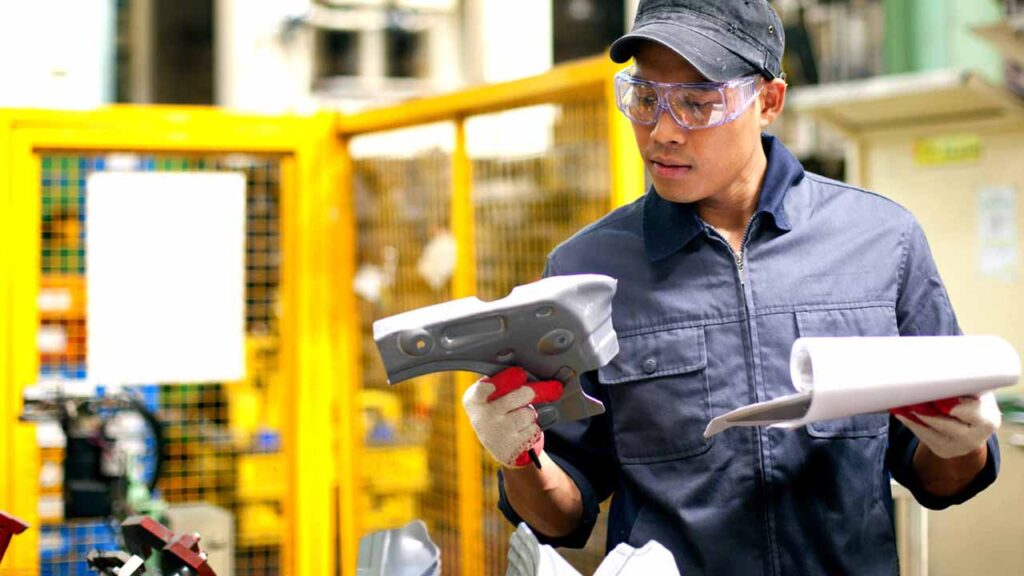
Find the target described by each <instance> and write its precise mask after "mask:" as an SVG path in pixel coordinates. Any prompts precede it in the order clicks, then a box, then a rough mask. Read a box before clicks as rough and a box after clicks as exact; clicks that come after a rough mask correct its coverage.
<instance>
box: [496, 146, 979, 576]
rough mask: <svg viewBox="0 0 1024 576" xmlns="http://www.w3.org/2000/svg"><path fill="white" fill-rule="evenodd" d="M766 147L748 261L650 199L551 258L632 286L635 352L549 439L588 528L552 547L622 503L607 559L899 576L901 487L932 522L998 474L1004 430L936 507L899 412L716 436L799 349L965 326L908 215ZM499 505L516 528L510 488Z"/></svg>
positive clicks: (687, 215) (766, 393)
mask: <svg viewBox="0 0 1024 576" xmlns="http://www.w3.org/2000/svg"><path fill="white" fill-rule="evenodd" d="M762 143H763V145H764V147H765V152H766V153H767V155H768V168H767V172H766V174H765V179H764V184H763V187H762V190H761V195H760V197H759V204H758V209H757V211H756V213H755V214H754V216H753V219H752V220H751V221H750V224H749V228H748V230H747V233H746V235H745V237H744V240H743V250H742V253H741V254H735V253H734V251H733V250H732V249H731V248H730V246H729V244H728V243H727V242H726V240H725V239H724V238H723V237H722V236H721V235H720V234H718V233H717V232H716V231H715V230H714V229H713V228H712V227H710V226H708V225H707V224H705V223H704V222H703V221H702V220H701V219H700V218H699V217H698V216H697V213H696V210H695V209H694V206H693V205H687V204H677V203H671V202H668V201H665V200H663V199H662V198H660V197H659V196H658V195H657V194H656V193H654V191H653V190H652V191H650V192H649V193H648V194H647V195H646V196H644V197H643V198H641V199H639V200H637V201H636V202H634V203H632V204H630V205H628V206H625V207H623V208H620V209H618V210H615V211H614V212H612V213H611V214H609V215H607V216H606V217H604V218H602V219H601V220H599V221H598V222H596V223H594V224H592V225H591V226H589V227H587V228H585V229H583V230H582V231H580V232H579V233H578V234H576V235H575V236H574V237H572V238H571V239H569V240H568V241H566V242H565V243H563V244H562V245H560V246H559V247H558V248H556V249H555V250H554V251H553V252H552V253H551V255H550V256H549V259H548V265H547V274H550V275H562V274H582V273H598V274H606V275H608V276H611V277H613V278H616V279H617V280H618V291H617V293H616V295H615V299H614V301H613V304H612V310H613V312H612V314H613V317H612V320H613V324H614V326H615V330H616V332H617V334H618V338H619V354H618V356H616V357H615V359H614V360H612V362H611V363H610V364H608V365H607V366H605V367H603V368H601V369H599V370H598V371H596V372H594V373H590V374H586V375H585V376H584V377H583V378H582V383H583V387H584V389H585V390H586V392H587V393H588V394H590V395H592V396H594V397H595V398H598V399H599V400H601V401H602V402H604V405H605V407H606V409H607V411H606V412H605V413H604V414H603V415H601V416H598V417H595V418H591V419H589V420H586V421H578V422H569V423H563V424H559V425H557V426H555V427H554V428H552V429H550V430H548V432H547V437H546V450H547V451H548V453H549V454H550V456H551V457H552V458H553V459H554V460H555V461H556V462H557V463H558V464H559V465H560V466H562V468H564V469H565V471H566V472H567V473H568V474H569V476H570V477H571V478H572V479H573V481H574V482H575V483H576V485H577V486H578V487H579V489H580V493H581V494H582V496H583V507H584V518H583V522H582V524H581V525H580V527H579V528H578V529H577V530H576V531H575V532H574V533H573V534H570V535H569V536H567V537H564V538H557V539H551V538H544V539H542V540H543V541H544V542H546V543H550V544H553V545H556V546H569V547H581V546H583V545H585V544H586V541H587V539H588V537H589V535H590V533H591V530H592V529H593V527H594V524H595V522H596V519H597V516H598V505H599V503H600V502H602V501H604V500H605V499H607V498H608V497H609V496H611V497H612V503H611V509H610V515H609V520H608V532H607V534H608V536H607V547H608V549H609V550H611V549H612V548H613V547H615V546H616V545H617V544H618V543H620V542H626V543H629V544H630V545H632V546H636V547H639V546H642V545H643V544H644V543H646V542H647V541H649V540H657V541H658V542H660V543H661V544H663V545H664V546H666V547H667V548H668V549H669V550H671V551H672V553H673V554H674V555H675V558H676V562H677V563H678V565H679V569H680V571H681V573H682V574H683V575H684V576H696V575H699V574H711V575H722V574H729V575H743V576H753V575H758V574H764V575H769V574H770V575H790V574H858V575H875V574H886V575H897V574H898V572H899V568H898V560H897V556H896V538H895V532H894V524H893V513H892V510H893V506H892V495H891V492H890V486H889V480H890V476H891V477H892V478H895V479H896V480H897V481H898V482H900V483H901V484H902V485H904V486H906V487H907V488H908V489H910V491H911V492H912V493H913V494H914V496H915V497H916V498H917V500H918V501H919V502H920V503H922V504H923V505H925V506H927V507H929V508H936V509H937V508H944V507H946V506H949V505H951V504H957V503H960V502H963V501H965V500H967V499H968V498H970V497H972V496H973V495H974V494H976V493H977V492H979V491H980V490H982V489H983V488H985V487H986V486H988V485H989V484H991V483H992V482H993V481H994V480H995V477H996V474H997V473H998V467H999V448H998V444H997V442H996V439H995V437H994V436H993V437H992V438H991V439H989V441H988V450H989V452H988V453H989V457H988V462H987V464H986V466H985V468H984V469H983V471H982V472H981V473H980V474H979V476H978V477H977V478H976V479H975V480H974V482H973V483H971V484H970V485H969V486H968V487H967V488H966V489H964V490H963V492H962V493H960V494H957V495H955V496H952V497H948V498H939V497H935V496H932V495H930V494H928V493H927V492H925V491H924V490H923V488H922V486H921V485H920V483H919V482H918V481H917V479H916V477H915V474H914V473H913V470H912V457H913V454H914V450H915V449H916V448H917V444H918V440H917V439H916V437H915V436H914V435H913V434H912V433H911V432H910V431H909V430H908V429H907V428H906V427H904V426H902V425H901V424H900V423H899V422H898V421H897V420H895V419H893V418H890V416H889V415H888V414H885V413H881V414H868V415H863V416H856V417H852V418H845V419H841V420H833V421H828V422H820V423H816V424H810V425H807V426H805V427H803V428H800V429H797V430H779V429H769V428H763V427H761V428H758V427H743V428H732V429H728V430H726V431H725V432H723V433H721V434H719V435H717V436H714V437H712V438H711V439H705V438H704V437H703V432H704V428H705V427H706V426H707V424H708V421H709V420H710V419H711V418H712V417H714V416H717V415H720V414H724V413H726V412H728V411H730V410H733V409H735V408H739V407H741V406H745V405H747V404H750V403H753V402H760V401H764V400H769V399H772V398H777V397H779V396H783V395H786V394H792V393H793V392H794V388H793V384H792V383H791V379H790V373H789V352H790V348H791V346H792V344H793V341H794V340H796V338H797V337H800V336H896V335H900V336H915V335H951V334H959V333H960V329H959V327H958V325H957V321H956V317H955V316H954V314H953V310H952V308H951V307H950V303H949V299H948V297H947V295H946V291H945V289H944V287H943V285H942V281H941V279H940V278H939V274H938V272H937V270H936V267H935V263H934V261H933V260H932V256H931V253H930V250H929V248H928V243H927V240H926V239H925V236H924V234H923V232H922V230H921V228H920V226H919V225H918V223H917V222H916V220H915V219H914V218H913V216H912V215H911V214H910V213H909V212H907V210H905V209H904V208H902V207H900V206H899V205H897V204H896V203H894V202H892V201H890V200H888V199H886V198H883V197H881V196H878V195H876V194H872V193H870V192H866V191H864V190H860V189H858V188H855V187H852V186H848V185H846V184H843V183H841V182H836V181H833V180H829V179H826V178H823V177H821V176H818V175H815V174H811V173H805V172H804V170H803V167H802V166H801V165H800V163H799V162H798V161H797V160H796V159H795V158H794V157H793V156H792V155H791V154H790V153H789V151H788V150H786V149H785V147H784V146H783V145H782V144H781V143H780V142H778V141H776V140H775V139H774V138H772V137H769V136H765V137H764V138H763V141H762ZM937 201H941V200H937ZM499 506H500V507H501V509H502V510H503V512H504V513H505V515H506V516H507V517H508V518H509V520H511V521H512V522H514V523H517V522H519V520H520V519H519V517H518V516H517V515H516V514H515V512H514V511H513V510H512V509H511V507H510V506H509V504H508V501H507V499H506V497H505V494H504V492H502V493H501V501H500V502H499Z"/></svg>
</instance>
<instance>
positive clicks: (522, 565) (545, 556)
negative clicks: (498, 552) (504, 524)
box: [505, 522, 581, 576]
mask: <svg viewBox="0 0 1024 576" xmlns="http://www.w3.org/2000/svg"><path fill="white" fill-rule="evenodd" d="M505 576H581V575H580V573H579V572H578V571H576V569H575V568H573V567H572V565H571V564H569V563H568V562H567V561H566V560H565V558H562V557H561V556H560V555H559V554H558V552H556V551H555V549H554V548H552V547H551V546H549V545H547V544H541V543H540V542H539V541H537V537H536V536H535V535H534V534H533V532H532V531H531V530H530V527H529V526H527V525H526V523H525V522H520V523H519V527H518V528H516V531H515V532H513V533H512V536H511V537H510V538H509V540H508V567H507V569H506V570H505Z"/></svg>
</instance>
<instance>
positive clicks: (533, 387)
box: [462, 367, 562, 468]
mask: <svg viewBox="0 0 1024 576" xmlns="http://www.w3.org/2000/svg"><path fill="white" fill-rule="evenodd" d="M561 396H562V383H561V382H558V381H557V380H549V381H543V382H530V383H527V381H526V371H525V370H523V369H522V368H515V367H513V368H506V369H505V370H502V371H501V372H499V373H497V374H495V375H494V376H488V377H486V378H481V379H480V380H477V381H476V383H475V384H473V385H472V386H470V387H469V388H468V389H466V393H465V394H463V395H462V406H463V407H464V408H465V409H466V414H467V415H469V422H470V424H472V425H473V430H475V431H476V436H477V438H479V439H480V443H481V444H483V446H484V448H486V449H487V451H488V452H490V453H491V456H493V457H494V459H495V460H497V461H498V462H499V463H500V464H502V465H503V466H507V467H509V468H519V467H522V466H526V465H527V464H529V463H530V457H529V454H528V453H527V452H528V451H529V450H530V449H533V450H534V451H535V452H540V451H541V450H542V449H543V448H544V433H543V432H542V431H541V429H540V426H538V425H537V412H536V411H534V409H533V406H531V405H530V404H532V403H538V404H539V403H544V402H554V401H555V400H557V399H558V398H560V397H561Z"/></svg>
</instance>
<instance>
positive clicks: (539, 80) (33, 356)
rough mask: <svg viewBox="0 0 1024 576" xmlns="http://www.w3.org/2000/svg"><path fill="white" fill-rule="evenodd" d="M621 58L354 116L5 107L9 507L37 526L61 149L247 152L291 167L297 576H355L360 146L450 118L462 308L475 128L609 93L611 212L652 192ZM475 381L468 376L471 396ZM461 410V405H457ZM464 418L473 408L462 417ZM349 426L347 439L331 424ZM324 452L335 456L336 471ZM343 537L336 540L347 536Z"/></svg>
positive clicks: (21, 565)
mask: <svg viewBox="0 0 1024 576" xmlns="http://www.w3.org/2000/svg"><path fill="white" fill-rule="evenodd" d="M619 68H620V66H619V65H615V64H613V63H611V62H610V61H609V60H608V59H607V58H606V57H600V58H593V59H588V60H582V61H579V62H575V63H572V64H567V65H563V66H560V67H558V68H556V69H554V70H552V71H550V72H548V73H546V74H543V75H540V76H536V77H532V78H526V79H523V80H517V81H513V82H507V83H503V84H496V85H491V86H484V87H478V88H471V89H467V90H463V91H460V92H457V93H454V94H449V95H445V96H439V97H436V98H427V99H422V100H417V101H413V102H408V103H404V104H402V105H399V106H395V107H389V108H384V109H377V110H373V111H367V112H363V113H359V114H354V115H348V116H337V115H334V114H331V113H321V114H318V115H316V116H312V117H296V116H285V117H265V116H254V115H243V114H232V113H227V112H224V111H220V110H215V109H209V108H189V107H159V106H158V107H133V106H113V107H110V108H105V109H102V110H98V111H94V112H43V111H4V110H0V242H2V245H3V246H4V249H3V250H0V337H2V339H3V341H2V343H0V462H4V463H6V474H5V475H4V477H3V478H0V482H2V486H0V509H4V510H7V511H10V512H12V513H14V514H16V515H19V516H21V517H22V518H25V519H26V520H29V521H30V522H31V523H32V524H33V525H38V518H37V516H38V514H37V508H38V462H37V459H38V451H37V449H36V445H35V437H34V430H33V428H32V427H29V426H23V425H19V424H18V423H17V415H18V414H19V412H20V410H21V391H22V388H23V387H24V386H25V385H27V384H31V383H32V381H33V380H34V379H35V377H36V374H37V373H38V365H37V362H38V358H37V352H36V349H35V342H36V331H37V329H38V322H39V318H38V311H37V308H36V302H35V299H36V296H37V294H38V291H39V223H40V172H39V170H40V163H39V153H40V152H41V151H43V152H52V151H70V152H87V151H112V152H114V151H137V152H144V151H151V152H179V153H208V152H224V153H230V152H240V153H264V154H275V155H280V156H281V158H282V160H281V170H282V181H281V185H282V190H281V196H282V197H281V208H282V217H281V227H282V252H283V256H284V257H283V259H282V270H281V274H282V285H281V299H282V302H281V303H282V309H283V311H284V315H283V319H282V327H281V343H282V345H281V367H282V377H283V378H285V379H286V381H288V382H291V383H293V385H294V390H293V391H292V393H291V394H288V395H287V399H288V400H287V406H286V407H285V408H286V409H285V413H286V418H285V421H286V425H285V430H284V432H285V433H284V442H285V457H286V461H287V465H288V470H289V473H288V491H287V495H286V498H285V502H284V504H285V517H286V519H287V523H288V525H287V527H286V529H285V530H284V534H285V540H284V544H285V545H284V547H283V553H284V557H283V559H282V564H283V572H285V573H286V574H298V575H320V574H332V573H334V572H335V569H336V566H335V558H336V554H335V552H336V550H337V548H338V547H340V554H338V555H337V556H338V557H340V558H341V573H342V574H344V575H345V576H352V575H354V574H355V564H356V556H357V550H358V542H359V536H360V530H359V519H358V517H357V512H356V496H357V494H356V490H357V487H358V486H359V482H360V471H359V470H358V462H359V461H360V460H359V456H360V450H361V447H362V443H361V441H360V439H361V438H362V430H361V419H360V418H358V417H357V414H356V411H357V410H358V406H357V402H356V399H357V398H358V393H359V391H360V389H361V386H362V370H361V366H360V349H361V334H360V328H359V326H360V323H359V318H358V312H357V309H358V307H357V302H356V299H355V295H354V293H353V291H352V289H351V278H352V277H353V276H354V274H355V267H356V252H355V250H356V248H355V247H356V229H355V227H356V219H355V214H354V203H353V201H352V190H351V186H352V172H353V170H352V161H351V157H350V155H349V152H348V144H349V142H350V140H351V138H352V137H354V136H357V135H360V134H368V133H373V132H382V131H387V130H393V129H397V128H404V127H411V126H417V125H424V124H429V123H433V122H439V121H448V122H452V123H453V124H454V126H455V134H456V138H455V150H454V153H453V156H452V189H451V202H452V204H451V226H452V229H453V231H454V234H455V236H456V239H457V243H458V261H457V269H456V273H455V275H454V277H453V280H452V293H453V296H454V297H462V296H468V295H471V294H474V293H475V292H476V255H475V252H474V238H475V233H474V214H473V202H472V200H473V199H472V164H471V161H470V158H469V154H468V151H467V145H466V135H465V122H466V120H467V119H468V118H470V117H472V116H475V115H481V114H488V113H494V112H500V111H504V110H510V109H514V108H519V107H523V106H530V105H536V104H547V103H559V102H568V101H572V100H573V99H575V98H578V97H579V94H581V93H589V94H595V93H597V94H601V95H602V97H603V99H604V101H605V103H606V108H607V114H608V116H607V129H608V135H607V137H608V153H609V159H608V160H609V165H610V167H611V174H610V178H611V181H610V188H611V198H610V203H609V208H614V207H616V206H620V205H622V204H625V203H628V202H630V201H632V200H633V199H635V198H637V197H638V196H640V195H641V194H642V193H643V191H644V190H643V165H642V163H641V161H640V158H639V155H638V154H637V153H636V149H635V145H634V143H633V135H632V130H631V128H630V124H629V122H628V121H626V120H625V118H623V117H622V116H621V115H620V114H619V113H618V111H617V110H616V109H615V106H614V104H613V87H612V80H611V79H612V77H613V75H614V74H615V72H616V71H618V69H619ZM472 381H473V377H472V376H471V375H463V376H462V377H460V378H459V379H458V380H457V382H458V385H459V387H460V390H461V389H464V388H465V387H466V386H468V385H469V384H470V383H471V382H472ZM456 397H457V398H458V397H461V394H457V395H456ZM454 409H455V411H456V413H458V414H462V410H461V407H458V406H456V407H454ZM335 423H336V425H337V428H335V427H334V426H333V425H332V424H335ZM456 449H457V454H458V462H457V469H458V473H459V478H460V494H459V520H460V541H461V546H460V555H461V557H460V559H459V560H460V564H461V567H462V570H461V572H462V574H464V575H467V576H468V575H473V576H477V575H479V574H482V573H483V570H484V550H483V526H482V509H481V506H482V481H483V479H482V477H481V474H482V472H481V467H480V457H481V453H480V446H479V444H478V443H477V441H476V438H475V435H474V433H473V431H472V428H471V427H470V425H469V422H468V420H467V419H466V418H465V416H460V417H459V418H458V422H457V427H456ZM325 455H331V456H328V457H326V458H325ZM335 527H337V533H336V530H335ZM38 562H39V558H38V531H30V532H28V533H26V534H23V535H22V536H20V537H19V539H18V540H16V541H15V545H14V546H12V549H11V555H10V557H9V558H8V560H7V562H5V567H6V568H17V569H23V570H27V571H29V572H37V571H38V569H39V566H38Z"/></svg>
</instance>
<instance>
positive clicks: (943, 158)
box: [914, 134, 981, 166]
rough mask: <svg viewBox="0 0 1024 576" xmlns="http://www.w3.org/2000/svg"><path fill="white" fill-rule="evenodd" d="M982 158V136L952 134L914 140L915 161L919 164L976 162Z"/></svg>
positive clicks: (936, 164) (935, 164) (943, 164)
mask: <svg viewBox="0 0 1024 576" xmlns="http://www.w3.org/2000/svg"><path fill="white" fill-rule="evenodd" d="M979 158H981V136H978V135H977V134H950V135H945V136H936V137H933V138H921V139H918V140H917V141H916V142H914V163H915V164H917V165H918V166H945V165H947V164H958V163H961V162H976V161H977V160H978V159H979Z"/></svg>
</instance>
